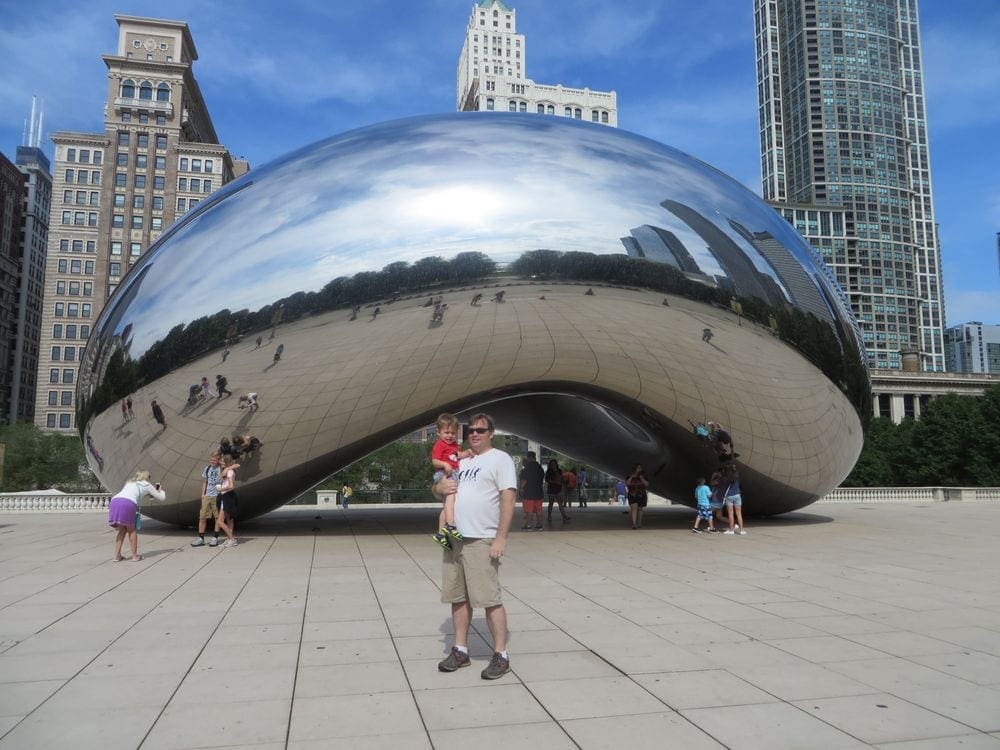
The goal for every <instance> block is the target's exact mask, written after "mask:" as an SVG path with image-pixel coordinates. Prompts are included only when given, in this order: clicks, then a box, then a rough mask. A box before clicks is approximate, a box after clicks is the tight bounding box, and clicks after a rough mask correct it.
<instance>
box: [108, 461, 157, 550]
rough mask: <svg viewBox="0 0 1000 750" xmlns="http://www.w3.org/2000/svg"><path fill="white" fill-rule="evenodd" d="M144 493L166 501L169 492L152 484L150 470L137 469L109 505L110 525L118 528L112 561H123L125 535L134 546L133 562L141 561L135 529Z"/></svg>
mask: <svg viewBox="0 0 1000 750" xmlns="http://www.w3.org/2000/svg"><path fill="white" fill-rule="evenodd" d="M144 495H149V496H150V497H152V498H154V499H156V500H159V501H161V502H162V501H164V500H166V499H167V493H166V492H164V491H163V490H161V489H160V484H159V482H157V483H156V484H150V482H149V472H148V471H137V472H136V473H135V476H133V477H132V480H131V481H130V482H127V483H126V484H125V486H124V487H122V488H121V489H120V490H119V491H118V492H117V493H116V494H115V496H114V497H113V498H111V503H110V504H109V505H108V525H109V526H110V527H111V528H113V529H117V530H118V535H117V536H116V537H115V556H114V557H113V558H111V561H112V562H121V560H122V543H123V542H124V541H125V535H126V534H127V535H128V543H129V546H130V547H131V548H132V562H139V561H140V560H141V559H142V555H140V554H139V535H138V534H137V533H136V530H135V522H136V519H137V518H138V516H139V503H140V502H141V501H142V498H143V496H144Z"/></svg>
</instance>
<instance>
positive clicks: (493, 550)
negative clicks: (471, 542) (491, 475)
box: [490, 487, 517, 560]
mask: <svg viewBox="0 0 1000 750" xmlns="http://www.w3.org/2000/svg"><path fill="white" fill-rule="evenodd" d="M516 498H517V493H516V492H514V488H513V487H511V488H509V489H506V490H501V491H500V522H499V523H498V524H497V535H496V538H495V539H494V540H493V544H491V545H490V557H491V558H493V559H494V560H499V559H500V558H501V557H503V553H504V550H505V549H506V548H507V532H509V531H510V524H511V522H512V521H513V520H514V504H515V501H516Z"/></svg>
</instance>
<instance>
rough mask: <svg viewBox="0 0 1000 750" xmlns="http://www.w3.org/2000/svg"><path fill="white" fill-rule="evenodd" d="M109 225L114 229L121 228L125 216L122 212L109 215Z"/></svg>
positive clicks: (123, 224)
mask: <svg viewBox="0 0 1000 750" xmlns="http://www.w3.org/2000/svg"><path fill="white" fill-rule="evenodd" d="M111 226H113V227H114V228H115V229H121V228H122V227H124V226H125V217H124V216H123V215H122V214H114V215H113V216H112V217H111Z"/></svg>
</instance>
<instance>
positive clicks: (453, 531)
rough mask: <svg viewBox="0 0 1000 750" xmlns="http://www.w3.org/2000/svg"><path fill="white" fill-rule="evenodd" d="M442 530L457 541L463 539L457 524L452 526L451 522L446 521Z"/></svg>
mask: <svg viewBox="0 0 1000 750" xmlns="http://www.w3.org/2000/svg"><path fill="white" fill-rule="evenodd" d="M441 531H443V532H444V533H445V534H447V535H448V536H450V537H451V538H452V539H454V540H455V541H457V542H460V541H462V534H461V533H460V532H459V530H458V529H457V528H456V527H455V526H452V525H451V524H450V523H446V524H445V525H444V528H443V529H442V530H441Z"/></svg>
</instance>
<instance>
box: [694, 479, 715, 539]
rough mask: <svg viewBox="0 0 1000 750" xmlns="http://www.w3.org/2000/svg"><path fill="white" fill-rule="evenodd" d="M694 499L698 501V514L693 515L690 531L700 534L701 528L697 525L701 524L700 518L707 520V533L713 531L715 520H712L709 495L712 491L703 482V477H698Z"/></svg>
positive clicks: (710, 495)
mask: <svg viewBox="0 0 1000 750" xmlns="http://www.w3.org/2000/svg"><path fill="white" fill-rule="evenodd" d="M694 497H695V500H697V501H698V515H697V516H695V519H694V526H692V527H691V531H692V532H694V533H695V534H700V533H701V529H699V528H698V527H699V526H700V525H701V521H702V519H704V520H706V521H708V533H709V534H714V533H715V522H714V521H713V520H712V506H711V497H712V491H711V490H710V489H709V488H708V485H707V484H705V478H704V477H699V478H698V486H697V487H696V488H695V490H694Z"/></svg>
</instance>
